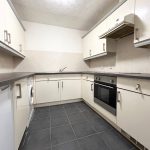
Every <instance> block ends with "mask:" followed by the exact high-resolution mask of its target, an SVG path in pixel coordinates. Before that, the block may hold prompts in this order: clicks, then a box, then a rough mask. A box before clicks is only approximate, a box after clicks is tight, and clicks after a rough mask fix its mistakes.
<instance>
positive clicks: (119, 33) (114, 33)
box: [99, 14, 134, 39]
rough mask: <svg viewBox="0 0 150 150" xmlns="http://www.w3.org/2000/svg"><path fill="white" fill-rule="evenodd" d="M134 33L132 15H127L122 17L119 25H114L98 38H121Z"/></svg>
mask: <svg viewBox="0 0 150 150" xmlns="http://www.w3.org/2000/svg"><path fill="white" fill-rule="evenodd" d="M133 33H134V14H129V15H127V16H125V17H124V19H123V21H122V22H121V23H118V24H116V26H114V27H113V28H111V29H109V30H108V31H107V32H105V33H104V34H102V35H101V36H99V38H100V39H102V38H112V39H117V38H122V37H125V36H128V35H130V34H133Z"/></svg>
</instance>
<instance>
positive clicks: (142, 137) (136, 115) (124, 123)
mask: <svg viewBox="0 0 150 150" xmlns="http://www.w3.org/2000/svg"><path fill="white" fill-rule="evenodd" d="M118 92H119V94H118V103H117V125H118V126H119V127H120V128H122V129H123V130H124V131H126V132H127V133H128V134H129V135H131V136H132V137H133V138H135V139H136V140H137V141H138V142H140V143H141V144H143V145H144V146H145V147H147V148H148V149H150V130H149V127H150V117H148V116H149V114H150V96H146V95H143V94H139V93H135V92H130V91H126V90H122V89H118Z"/></svg>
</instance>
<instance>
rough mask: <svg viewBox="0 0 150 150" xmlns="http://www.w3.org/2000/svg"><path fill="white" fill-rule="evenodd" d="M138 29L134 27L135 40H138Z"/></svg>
mask: <svg viewBox="0 0 150 150" xmlns="http://www.w3.org/2000/svg"><path fill="white" fill-rule="evenodd" d="M138 31H139V29H138V28H136V29H135V40H137V41H139V37H138Z"/></svg>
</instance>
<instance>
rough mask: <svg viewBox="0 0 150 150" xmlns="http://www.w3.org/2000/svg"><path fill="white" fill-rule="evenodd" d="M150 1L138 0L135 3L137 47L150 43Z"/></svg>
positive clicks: (135, 37) (135, 40)
mask: <svg viewBox="0 0 150 150" xmlns="http://www.w3.org/2000/svg"><path fill="white" fill-rule="evenodd" d="M149 20H150V1H149V0H136V3H135V36H134V44H135V47H146V46H149V45H150V21H149Z"/></svg>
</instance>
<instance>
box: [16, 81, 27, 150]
mask: <svg viewBox="0 0 150 150" xmlns="http://www.w3.org/2000/svg"><path fill="white" fill-rule="evenodd" d="M13 93H14V94H13V95H14V98H13V99H14V119H15V149H16V150H17V149H18V147H19V145H20V142H21V140H22V137H23V134H24V132H25V130H26V127H27V124H28V118H29V99H28V86H27V79H21V80H18V81H16V82H15V83H14V88H13Z"/></svg>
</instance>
